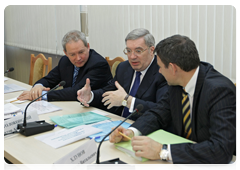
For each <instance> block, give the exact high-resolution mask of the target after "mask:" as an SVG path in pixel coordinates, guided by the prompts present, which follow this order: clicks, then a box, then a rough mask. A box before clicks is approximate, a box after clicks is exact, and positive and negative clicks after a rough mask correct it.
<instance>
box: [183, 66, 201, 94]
mask: <svg viewBox="0 0 240 170" xmlns="http://www.w3.org/2000/svg"><path fill="white" fill-rule="evenodd" d="M198 72H199V66H198V67H197V69H196V71H195V73H194V74H193V76H192V78H191V79H190V81H189V82H188V84H187V85H186V87H185V88H184V89H185V91H186V92H187V93H188V94H189V95H190V96H191V97H193V95H194V92H195V88H196V84H197V77H198Z"/></svg>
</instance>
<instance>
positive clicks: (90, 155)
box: [54, 139, 97, 164]
mask: <svg viewBox="0 0 240 170" xmlns="http://www.w3.org/2000/svg"><path fill="white" fill-rule="evenodd" d="M96 157H97V145H96V143H95V141H94V139H92V140H90V141H88V142H86V143H84V144H83V145H81V146H79V147H78V148H77V149H74V150H73V151H72V152H70V153H69V154H67V155H65V156H64V157H62V158H61V159H59V160H58V161H56V162H54V164H91V163H93V161H95V160H96Z"/></svg>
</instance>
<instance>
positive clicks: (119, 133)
mask: <svg viewBox="0 0 240 170" xmlns="http://www.w3.org/2000/svg"><path fill="white" fill-rule="evenodd" d="M119 134H120V135H122V136H123V137H125V138H127V139H128V140H131V138H130V137H128V136H126V135H124V134H123V133H121V132H119Z"/></svg>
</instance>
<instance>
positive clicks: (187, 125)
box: [182, 91, 192, 139]
mask: <svg viewBox="0 0 240 170" xmlns="http://www.w3.org/2000/svg"><path fill="white" fill-rule="evenodd" d="M182 96H183V99H182V107H183V108H182V114H183V126H184V137H185V138H187V139H192V125H191V117H190V102H189V97H188V93H186V92H185V91H183V93H182Z"/></svg>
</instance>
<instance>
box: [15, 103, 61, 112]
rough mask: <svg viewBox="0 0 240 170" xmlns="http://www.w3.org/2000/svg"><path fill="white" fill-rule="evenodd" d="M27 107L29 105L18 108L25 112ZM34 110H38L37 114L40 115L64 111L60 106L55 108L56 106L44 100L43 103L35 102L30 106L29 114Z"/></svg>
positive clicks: (21, 105) (20, 105)
mask: <svg viewBox="0 0 240 170" xmlns="http://www.w3.org/2000/svg"><path fill="white" fill-rule="evenodd" d="M27 105H28V103H25V104H19V105H18V107H20V108H21V110H22V111H23V112H24V111H25V108H26V106H27ZM33 110H37V113H38V114H39V115H40V114H44V113H50V112H55V111H58V110H62V109H61V108H60V107H58V106H55V105H54V104H51V103H49V102H47V101H44V100H41V101H36V102H33V103H32V104H30V105H29V107H28V109H27V112H31V111H33Z"/></svg>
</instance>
